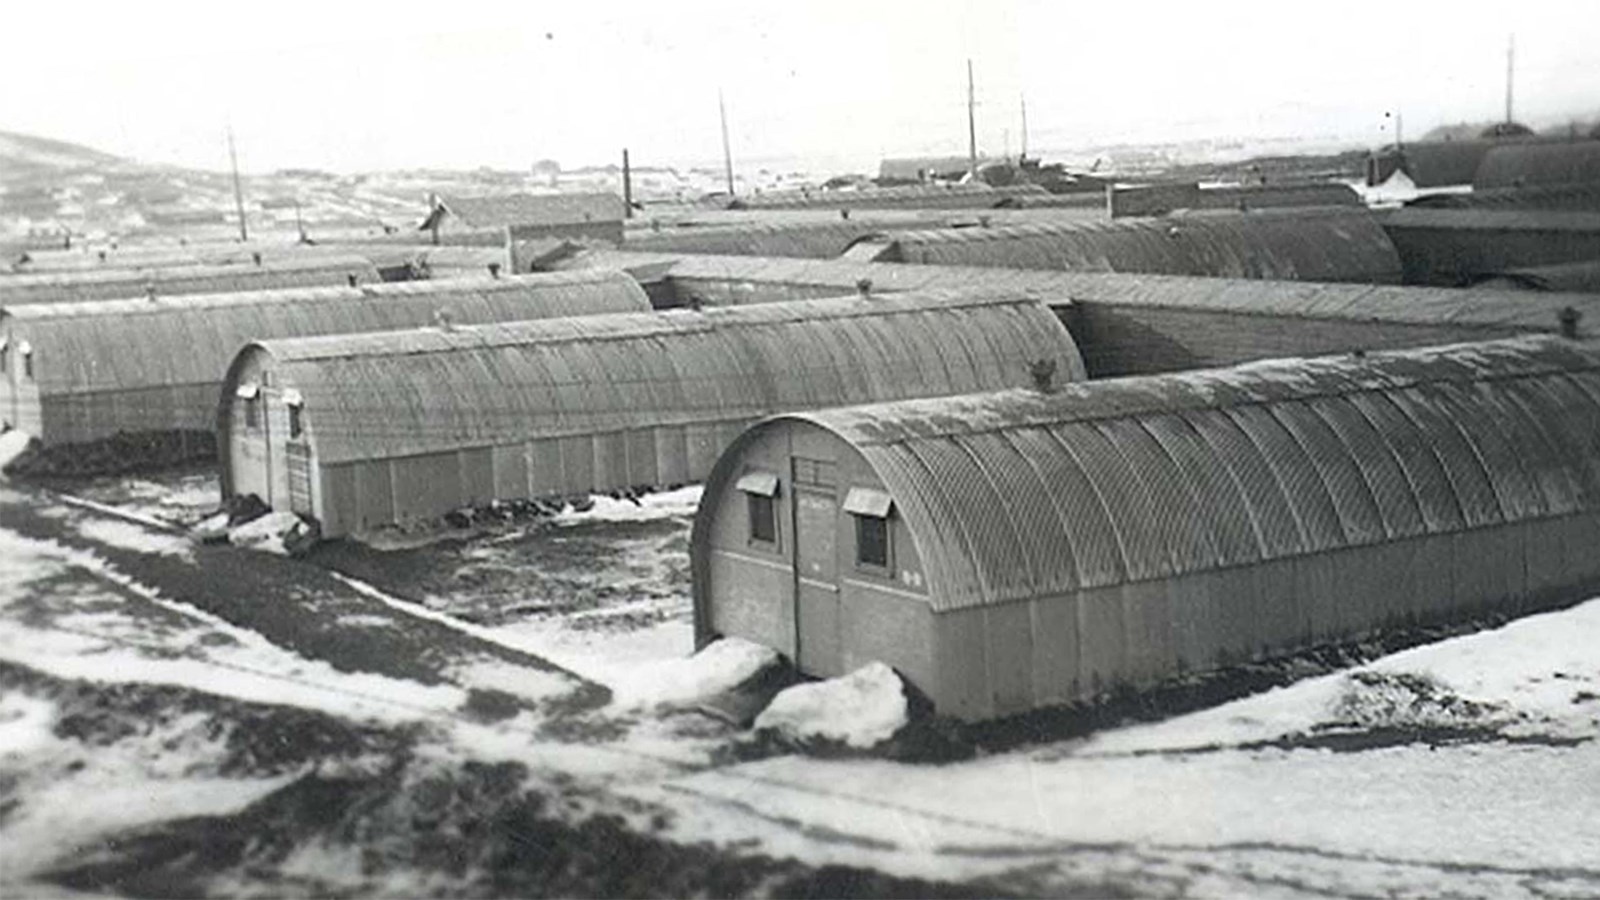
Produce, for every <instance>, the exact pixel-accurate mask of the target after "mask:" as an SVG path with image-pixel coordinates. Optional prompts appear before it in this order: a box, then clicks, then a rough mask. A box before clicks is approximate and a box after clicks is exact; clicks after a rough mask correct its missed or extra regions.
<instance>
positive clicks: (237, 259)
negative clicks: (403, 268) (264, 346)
mask: <svg viewBox="0 0 1600 900" xmlns="http://www.w3.org/2000/svg"><path fill="white" fill-rule="evenodd" d="M101 254H104V258H102V256H101ZM255 254H260V255H261V258H262V260H263V261H264V262H271V263H277V262H290V261H294V260H306V259H323V258H326V257H329V256H365V255H366V254H363V253H360V252H357V251H351V250H349V249H345V248H341V247H337V246H330V245H326V244H290V243H282V244H269V243H250V244H241V243H239V242H238V241H229V242H226V243H189V244H156V245H134V246H122V247H109V246H93V245H89V246H80V247H77V248H74V249H71V250H40V251H32V252H30V253H29V254H28V261H27V262H14V263H12V264H11V266H10V268H9V269H5V268H0V277H4V276H7V275H11V274H43V273H46V272H61V273H66V272H86V271H87V272H93V271H109V270H114V269H170V268H177V267H183V266H197V265H210V266H217V265H245V264H251V263H253V262H254V256H255Z"/></svg>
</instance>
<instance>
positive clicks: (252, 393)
mask: <svg viewBox="0 0 1600 900" xmlns="http://www.w3.org/2000/svg"><path fill="white" fill-rule="evenodd" d="M233 395H234V396H235V397H238V398H239V399H240V400H243V401H244V427H245V428H248V429H252V430H253V429H256V428H260V427H261V386H260V385H256V384H249V383H246V384H241V385H239V386H238V387H236V388H234V389H233Z"/></svg>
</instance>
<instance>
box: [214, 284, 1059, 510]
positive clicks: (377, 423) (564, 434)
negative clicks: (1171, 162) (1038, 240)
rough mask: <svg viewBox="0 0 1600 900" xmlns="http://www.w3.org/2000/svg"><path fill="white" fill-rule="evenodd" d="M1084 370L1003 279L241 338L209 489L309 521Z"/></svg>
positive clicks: (649, 473)
mask: <svg viewBox="0 0 1600 900" xmlns="http://www.w3.org/2000/svg"><path fill="white" fill-rule="evenodd" d="M1041 361H1043V362H1044V364H1045V366H1054V373H1055V377H1056V378H1057V379H1058V380H1061V381H1067V380H1071V379H1078V378H1082V377H1083V363H1082V361H1081V360H1080V359H1079V357H1078V352H1077V348H1076V347H1074V346H1073V343H1072V338H1071V336H1070V335H1068V334H1067V331H1066V329H1065V328H1064V327H1063V326H1062V325H1061V323H1060V321H1059V320H1057V319H1056V317H1055V315H1054V314H1053V313H1052V312H1051V311H1050V309H1049V308H1048V307H1046V306H1045V305H1044V304H1042V303H1040V302H1038V301H1037V300H1035V299H1032V298H1025V297H1021V296H1019V295H1012V296H1010V297H1002V298H992V299H972V298H965V297H960V296H957V295H948V294H944V295H936V294H927V295H897V296H894V297H885V298H871V299H860V298H848V299H836V300H813V301H806V302H801V303H769V304H763V305H760V306H747V307H738V308H730V309H719V310H710V311H706V312H692V311H688V310H675V311H671V312H661V313H650V314H638V315H615V316H590V317H585V318H581V319H565V320H549V321H542V322H518V323H513V324H505V325H485V326H474V327H469V328H455V329H449V330H441V329H423V330H416V331H406V332H394V333H390V334H368V335H349V336H344V337H328V338H310V339H304V340H294V341H261V342H257V343H254V344H251V345H250V346H248V347H246V348H245V349H244V350H243V351H241V352H240V353H239V355H238V357H237V358H236V359H235V360H234V363H233V365H232V367H231V368H230V369H229V370H228V378H227V383H226V385H225V386H224V390H223V406H222V408H221V410H220V412H219V418H218V444H219V446H220V447H221V448H223V449H222V458H223V467H222V485H223V492H224V495H241V494H256V495H257V496H259V497H261V498H262V499H264V500H266V501H267V502H268V503H269V504H270V505H272V506H274V507H276V508H279V509H285V508H286V509H291V510H294V511H295V512H300V513H304V514H307V515H310V516H312V517H314V518H316V519H317V520H318V521H319V522H320V523H321V526H322V532H323V534H325V535H330V536H331V535H341V534H345V533H348V532H360V531H367V530H371V529H374V528H378V527H381V526H384V525H387V524H390V523H394V522H402V521H406V520H418V519H431V518H435V517H438V516H441V515H443V514H445V513H447V512H450V511H452V510H456V509H460V508H462V507H469V506H479V505H484V504H487V503H489V502H490V501H496V500H500V501H505V500H520V499H525V498H536V497H563V496H573V495H587V494H589V493H591V492H603V491H614V490H622V489H629V488H637V487H647V486H664V485H676V484H685V483H689V482H695V481H699V480H701V479H702V478H704V477H705V474H706V473H707V472H709V471H710V470H711V465H712V463H713V462H715V461H716V457H717V454H718V453H720V452H721V451H722V448H723V447H725V446H727V444H728V442H729V441H731V440H733V438H734V437H735V436H736V435H738V434H739V432H740V431H741V430H743V429H744V427H745V426H747V425H749V424H750V423H751V422H753V421H755V420H757V419H759V418H761V417H762V416H766V415H770V414H772V413H776V412H782V411H786V410H797V409H818V408H823V407H829V406H843V405H847V404H854V403H863V402H872V401H878V400H889V399H903V398H908V397H927V396H941V395H949V394H958V393H964V392H968V391H972V390H992V389H998V388H1003V387H1017V386H1021V385H1025V384H1028V383H1030V381H1031V378H1032V377H1033V376H1032V371H1033V369H1032V366H1033V364H1036V363H1039V362H1041Z"/></svg>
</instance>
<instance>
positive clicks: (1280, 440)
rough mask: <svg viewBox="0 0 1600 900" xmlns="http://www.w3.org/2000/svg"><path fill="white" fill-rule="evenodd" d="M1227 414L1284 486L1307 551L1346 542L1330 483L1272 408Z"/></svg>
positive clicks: (1243, 409) (1234, 409) (1237, 409)
mask: <svg viewBox="0 0 1600 900" xmlns="http://www.w3.org/2000/svg"><path fill="white" fill-rule="evenodd" d="M1223 414H1224V415H1226V416H1228V418H1230V419H1232V420H1233V422H1234V424H1235V425H1237V426H1238V427H1239V429H1240V430H1241V431H1243V432H1244V433H1245V434H1246V435H1248V436H1249V438H1250V440H1251V442H1252V443H1254V444H1255V446H1256V447H1257V449H1258V450H1259V452H1260V453H1261V455H1262V457H1263V458H1265V459H1266V462H1267V465H1268V467H1269V468H1270V469H1271V471H1272V474H1273V477H1274V478H1275V479H1276V480H1277V482H1278V484H1279V485H1281V486H1282V487H1281V490H1282V492H1283V496H1284V497H1285V498H1286V499H1287V500H1288V503H1289V508H1290V509H1292V510H1293V511H1294V516H1295V520H1296V521H1297V522H1299V523H1300V528H1301V531H1302V533H1303V534H1304V536H1305V541H1306V548H1305V549H1306V550H1307V551H1308V552H1316V551H1318V550H1322V549H1325V548H1328V547H1335V546H1338V545H1339V544H1340V543H1342V542H1343V541H1344V528H1343V526H1341V525H1340V524H1339V514H1338V512H1337V511H1336V510H1335V508H1334V505H1333V498H1332V497H1330V496H1329V495H1328V485H1327V483H1326V482H1325V481H1323V479H1322V476H1321V475H1320V474H1319V473H1318V472H1317V469H1316V466H1315V465H1314V464H1313V463H1312V461H1311V459H1310V457H1308V456H1307V455H1306V452H1305V449H1304V448H1303V447H1302V446H1301V445H1300V442H1299V441H1297V440H1295V438H1294V435H1292V434H1290V433H1289V432H1288V431H1287V430H1285V429H1284V427H1283V424H1282V423H1281V422H1279V421H1278V420H1277V418H1276V417H1275V416H1274V415H1273V413H1272V411H1271V410H1269V409H1265V408H1261V407H1250V406H1242V407H1235V408H1231V409H1226V410H1223Z"/></svg>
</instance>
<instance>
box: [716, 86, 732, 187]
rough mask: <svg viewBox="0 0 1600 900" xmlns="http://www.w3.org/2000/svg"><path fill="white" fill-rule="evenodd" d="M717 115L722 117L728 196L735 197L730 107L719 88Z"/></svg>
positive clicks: (724, 166)
mask: <svg viewBox="0 0 1600 900" xmlns="http://www.w3.org/2000/svg"><path fill="white" fill-rule="evenodd" d="M717 113H718V114H719V115H721V116H722V169H723V171H724V172H725V173H726V174H727V176H728V196H729V197H732V196H733V151H732V150H731V149H729V147H728V105H727V104H726V103H724V102H722V88H717Z"/></svg>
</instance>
